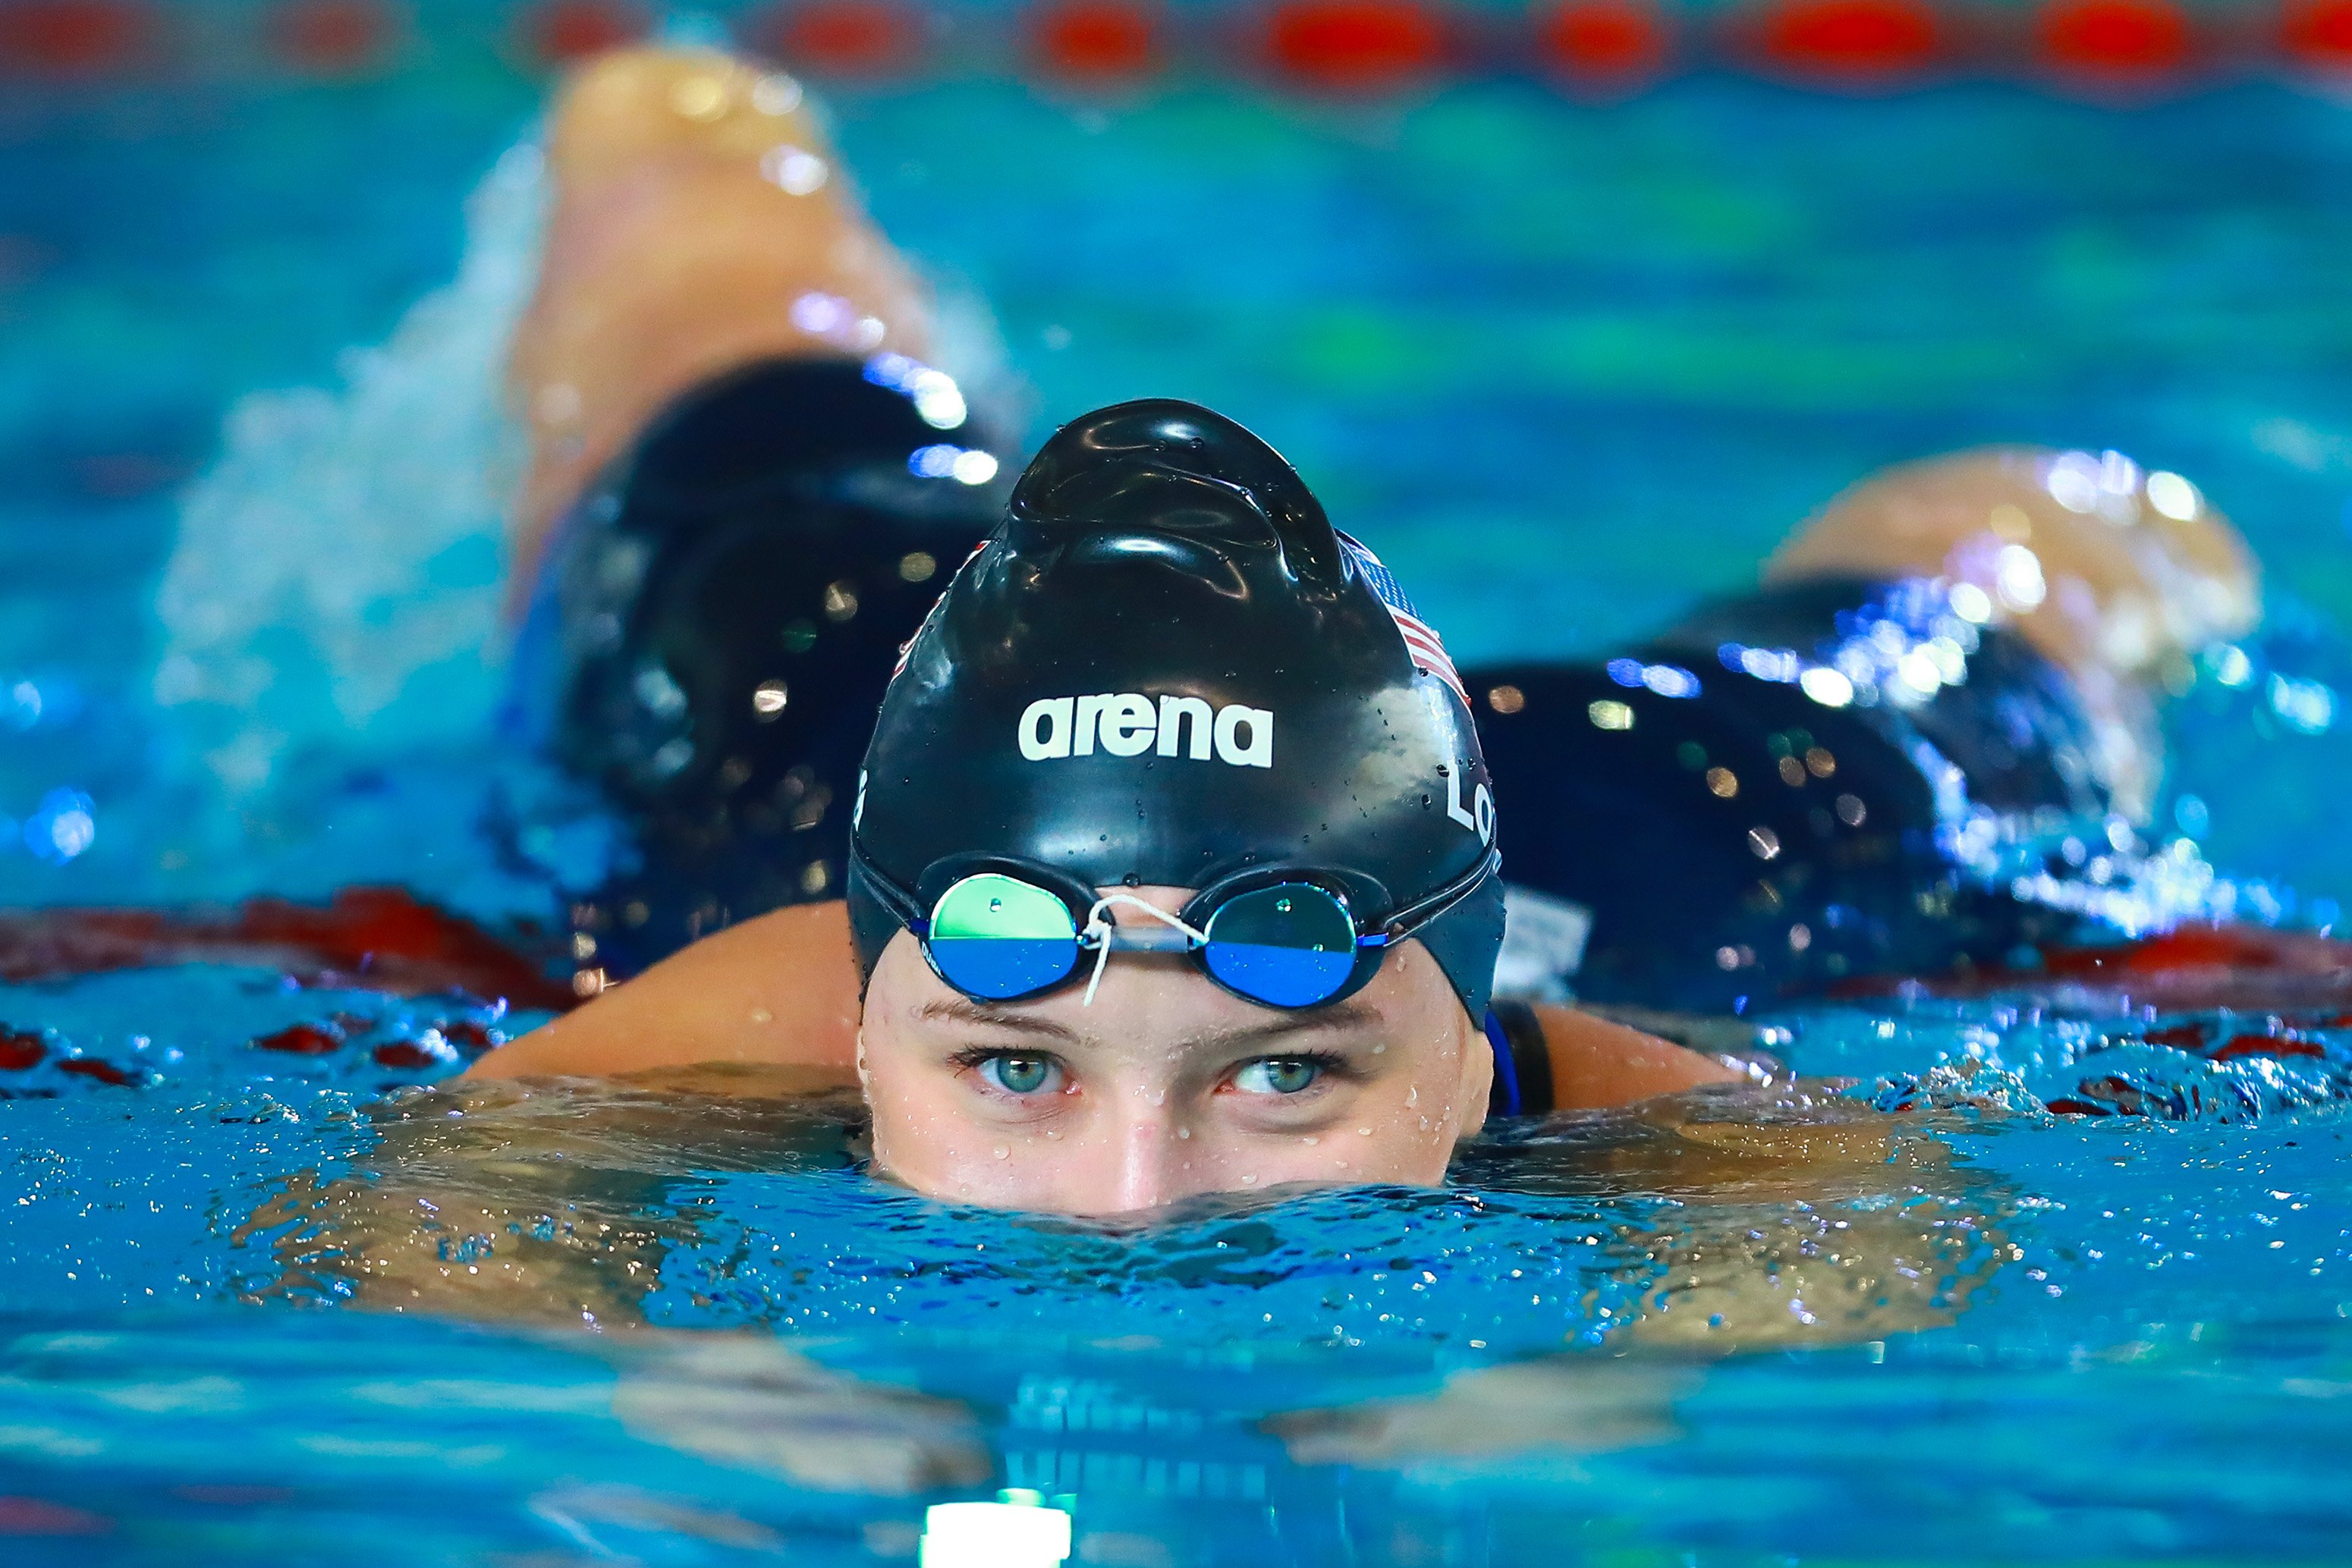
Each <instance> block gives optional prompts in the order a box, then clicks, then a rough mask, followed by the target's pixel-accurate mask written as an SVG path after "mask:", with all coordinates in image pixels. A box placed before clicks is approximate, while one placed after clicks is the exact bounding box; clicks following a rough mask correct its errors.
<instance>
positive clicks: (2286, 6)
mask: <svg viewBox="0 0 2352 1568" xmlns="http://www.w3.org/2000/svg"><path fill="white" fill-rule="evenodd" d="M492 15H493V16H494V17H495V18H496V20H495V21H494V22H493V24H492V25H493V26H494V27H497V28H503V29H505V30H506V36H507V37H508V38H509V41H510V45H509V47H510V48H511V51H512V54H513V56H514V57H516V58H517V59H519V60H520V61H522V62H525V63H528V64H530V65H531V66H534V67H538V68H560V67H562V66H564V65H567V64H569V63H571V62H572V61H576V60H578V59H581V58H583V57H586V56H589V55H593V54H595V53H597V52H599V51H601V50H604V49H609V48H612V47H616V46H618V45H622V44H626V43H630V42H633V41H635V40H637V39H640V38H643V37H646V35H647V33H648V31H649V30H650V28H651V26H652V24H653V21H654V17H655V16H656V6H655V5H654V4H653V0H520V3H517V0H507V3H504V4H501V5H499V6H498V8H497V9H496V10H495V11H493V13H492ZM240 17H241V19H240V20H237V21H236V22H234V23H231V22H228V21H224V22H223V23H221V24H220V25H218V26H209V27H196V26H194V25H193V24H192V23H191V22H190V19H189V15H188V14H187V13H185V12H182V11H178V10H176V9H175V8H174V7H173V5H171V4H169V3H168V0H0V76H5V77H9V78H42V79H46V80H52V81H57V82H61V83H66V84H74V83H82V82H89V83H100V82H103V81H106V80H110V79H114V78H123V77H128V76H135V75H139V74H142V73H149V72H152V71H154V70H156V69H172V68H184V67H186V68H195V67H202V68H208V69H209V68H215V66H216V62H215V60H214V59H213V58H212V56H213V55H214V54H216V53H217V52H218V50H219V48H220V47H221V44H222V42H223V40H224V39H227V40H229V41H230V43H231V47H238V46H236V44H235V41H234V40H235V34H234V30H233V29H234V28H235V27H238V26H241V27H243V28H244V29H245V37H244V43H243V45H242V48H243V50H244V53H243V55H242V56H241V57H238V63H240V64H250V65H255V66H257V67H259V68H266V69H271V70H276V71H279V72H283V73H286V74H289V75H296V76H308V77H314V78H345V77H353V76H359V75H363V74H369V73H374V72H380V71H382V70H383V69H386V68H391V67H393V66H394V65H397V64H401V63H404V62H405V61H408V60H410V59H422V58H426V57H433V56H435V55H436V51H437V52H438V54H439V55H440V57H447V52H448V50H449V48H450V47H452V45H451V43H450V41H447V40H436V38H433V37H426V36H425V26H426V24H425V21H423V20H419V19H415V18H414V17H413V15H412V10H411V7H410V6H409V5H406V4H404V0H261V3H260V4H257V5H255V6H254V7H253V8H252V9H251V10H250V11H248V12H245V13H241V14H240ZM730 26H732V27H733V29H734V35H735V37H736V38H737V39H738V40H739V41H740V43H742V44H744V45H746V46H747V47H752V48H755V49H759V50H762V51H765V52H767V53H770V54H772V55H773V56H774V57H776V58H778V59H780V60H781V61H782V62H783V63H784V64H785V65H786V66H787V67H789V68H793V69H795V70H800V71H804V72H806V73H808V74H809V75H810V76H812V77H813V78H818V79H821V80H825V81H838V82H842V83H846V84H851V85H868V84H897V83H913V82H917V81H919V80H922V79H926V78H931V77H938V76H949V77H971V76H1002V75H1004V74H1007V73H1012V74H1018V75H1025V76H1028V77H1030V78H1034V79H1037V80H1041V81H1045V82H1051V83H1055V84H1062V85H1069V86H1076V87H1079V88H1082V89H1105V88H1124V87H1132V86H1134V85H1137V84H1141V83H1145V82H1149V81H1151V80H1153V79H1156V78H1183V79H1186V80H1190V81H1201V80H1214V79H1216V78H1220V77H1224V78H1243V79H1247V80H1255V81H1261V82H1269V83H1272V84H1275V85H1276V86H1280V87H1284V88H1287V89H1293V90H1297V91H1302V92H1307V93H1314V94H1323V95H1340V96H1364V95H1380V94H1388V93H1397V92H1409V91H1414V90H1421V89H1426V88H1428V87H1430V86H1433V85H1436V84H1440V83H1442V82H1444V81H1445V80H1448V79H1456V78H1464V77H1470V76H1494V75H1506V76H1511V75H1517V76H1532V77H1535V78H1539V79H1542V80H1546V81H1549V82H1550V83H1552V84H1553V85H1555V86H1557V87H1559V88H1560V89H1563V90H1565V91H1568V92H1570V93H1573V94H1579V95H1587V96H1608V95H1612V94H1623V93H1625V92H1629V91H1634V90H1638V89H1641V88H1643V87H1645V86H1647V85H1649V84H1650V83H1652V82H1654V81H1656V80H1658V79H1659V78H1663V77H1664V76H1666V75H1667V74H1669V73H1670V72H1672V71H1675V70H1680V69H1712V70H1733V71H1744V72H1748V73H1751V74H1755V75H1759V76H1764V77H1769V78H1772V79H1775V80H1778V81H1782V82H1787V83H1790V84H1792V85H1796V86H1800V87H1811V88H1816V89H1823V90H1828V91H1836V92H1853V91H1863V92H1872V91H1886V90H1898V89H1904V88H1907V87H1912V86H1916V85H1920V84H1923V83H1926V82H1929V81H1937V80H1951V79H1958V78H1964V77H1965V78H2008V79H2012V80H2021V81H2027V82H2033V83H2039V84H2041V85H2042V86H2045V87H2050V88H2053V89H2058V90H2061V91H2067V92H2078V93H2081V94H2083V95H2085V96H2089V97H2093V98H2097V97H2102V96H2116V95H2118V94H2120V95H2124V96H2129V95H2133V94H2141V95H2145V94H2147V93H2149V92H2153V91H2162V90H2165V89H2168V88H2170V87H2172V86H2174V85H2176V84H2184V83H2188V82H2190V81H2192V80H2194V79H2197V78H2208V79H2210V78H2213V77H2215V76H2217V75H2220V74H2221V73H2224V72H2230V73H2235V74H2239V75H2244V74H2249V73H2260V72H2264V71H2267V72H2270V73H2273V74H2276V75H2283V76H2286V77H2289V78H2310V77H2314V76H2327V77H2337V78H2352V0H2246V3H2245V4H2242V5H2231V6H2228V7H2224V6H2223V5H2221V0H2202V3H2200V4H2199V5H2195V6H2191V5H2185V4H2183V3H2182V0H2029V4H2028V5H2016V4H2005V3H2000V0H1733V3H1732V4H1730V5H1719V6H1707V7H1704V8H1701V7H1697V6H1696V5H1691V4H1687V3H1686V4H1685V5H1681V6H1677V5H1670V4H1666V3H1664V0H1525V8H1524V9H1520V10H1517V11H1507V12H1506V11H1496V10H1494V9H1490V8H1487V7H1486V6H1483V5H1475V4H1474V3H1473V0H1219V4H1218V5H1216V6H1215V7H1214V8H1212V9H1209V10H1202V9H1199V8H1194V7H1187V8H1181V9H1172V8H1170V7H1169V5H1168V0H1025V5H1024V6H1023V7H1021V8H1004V9H996V8H989V9H980V8H976V7H972V6H971V5H968V4H967V3H965V0H767V3H764V4H761V5H757V6H755V7H750V8H745V9H741V10H738V11H735V12H734V13H733V20H732V22H731V23H730ZM225 28H226V29H230V30H228V31H225V30H224V29H225ZM473 36H474V35H470V34H469V35H468V37H473ZM457 47H466V45H465V42H464V40H458V41H457Z"/></svg>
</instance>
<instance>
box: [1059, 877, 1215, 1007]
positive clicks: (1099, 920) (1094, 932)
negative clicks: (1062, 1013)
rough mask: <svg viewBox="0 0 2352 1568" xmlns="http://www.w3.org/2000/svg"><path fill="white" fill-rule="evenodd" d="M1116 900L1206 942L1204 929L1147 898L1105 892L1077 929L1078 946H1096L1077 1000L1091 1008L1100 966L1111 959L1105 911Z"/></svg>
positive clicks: (1099, 981)
mask: <svg viewBox="0 0 2352 1568" xmlns="http://www.w3.org/2000/svg"><path fill="white" fill-rule="evenodd" d="M1113 904H1124V905H1126V906H1127V907H1128V908H1130V909H1140V910H1141V911H1143V913H1145V914H1146V915H1150V916H1151V917H1152V918H1153V919H1155V920H1161V921H1165V922H1166V923H1167V924H1169V925H1173V926H1174V927H1175V928H1176V929H1177V930H1179V931H1181V932H1182V933H1183V934H1184V936H1185V937H1186V939H1187V940H1189V941H1191V942H1192V943H1193V944H1194V945H1195V946H1207V945H1208V940H1209V938H1208V936H1207V935H1206V934H1205V933H1202V932H1199V931H1195V930H1193V929H1192V927H1191V926H1190V925H1186V924H1185V923H1184V922H1183V921H1182V920H1181V919H1180V918H1178V917H1177V916H1176V915H1171V914H1169V913H1168V912H1167V911H1166V910H1164V909H1162V908H1160V906H1159V905H1158V904H1154V903H1152V902H1151V901H1150V899H1148V898H1138V897H1136V896H1135V894H1131V893H1110V894H1104V895H1103V896H1102V897H1100V898H1097V899H1096V900H1095V903H1094V907H1093V908H1091V909H1089V910H1087V925H1086V929H1085V930H1083V931H1081V932H1079V933H1078V946H1081V947H1087V946H1091V947H1093V948H1094V950H1095V972H1094V973H1093V974H1092V975H1091V976H1089V977H1087V999H1086V1000H1085V1001H1084V1002H1083V1003H1081V1004H1080V1005H1081V1006H1083V1007H1089V1008H1090V1007H1092V1006H1094V1005H1095V991H1096V988H1098V987H1099V986H1101V984H1102V977H1103V967H1104V966H1106V965H1108V963H1109V962H1110V935H1111V930H1112V926H1111V923H1110V921H1109V920H1108V919H1107V918H1105V915H1106V914H1107V912H1108V910H1109V909H1110V907H1111V905H1113Z"/></svg>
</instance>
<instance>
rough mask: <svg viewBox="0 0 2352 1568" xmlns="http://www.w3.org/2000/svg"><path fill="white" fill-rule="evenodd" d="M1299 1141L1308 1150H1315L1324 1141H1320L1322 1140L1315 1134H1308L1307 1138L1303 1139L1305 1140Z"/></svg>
mask: <svg viewBox="0 0 2352 1568" xmlns="http://www.w3.org/2000/svg"><path fill="white" fill-rule="evenodd" d="M1298 1141H1299V1142H1300V1143H1302V1144H1305V1145H1307V1147H1308V1148H1310V1149H1311V1148H1313V1147H1314V1146H1315V1145H1318V1144H1319V1143H1321V1142H1322V1141H1323V1140H1322V1139H1320V1138H1318V1137H1317V1136H1316V1135H1315V1134H1312V1133H1309V1134H1307V1136H1305V1137H1303V1138H1301V1139H1299V1140H1298Z"/></svg>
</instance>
